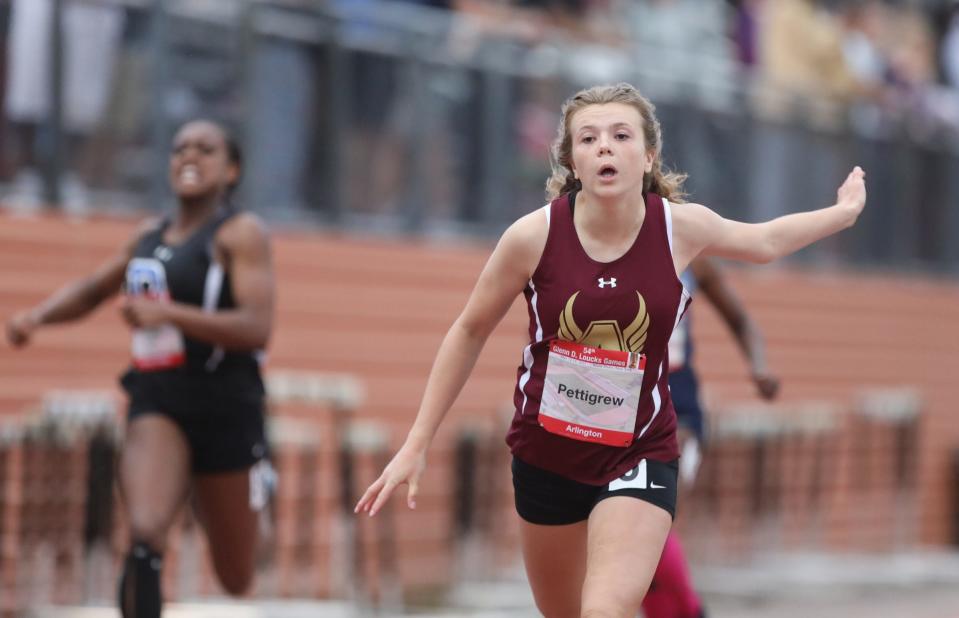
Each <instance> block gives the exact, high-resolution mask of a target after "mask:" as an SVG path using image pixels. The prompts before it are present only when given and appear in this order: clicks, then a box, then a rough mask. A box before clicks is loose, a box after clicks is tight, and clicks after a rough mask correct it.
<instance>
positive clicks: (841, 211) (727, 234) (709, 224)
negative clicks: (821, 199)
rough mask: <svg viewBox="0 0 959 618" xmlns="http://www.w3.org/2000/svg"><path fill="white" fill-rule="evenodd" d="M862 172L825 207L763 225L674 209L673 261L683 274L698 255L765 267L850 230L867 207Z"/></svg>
mask: <svg viewBox="0 0 959 618" xmlns="http://www.w3.org/2000/svg"><path fill="white" fill-rule="evenodd" d="M865 177H866V174H865V172H863V171H862V169H861V168H860V167H858V166H857V167H856V168H854V169H853V170H852V172H850V173H849V175H848V176H847V177H846V180H845V182H843V184H842V186H840V187H839V190H838V192H837V199H836V203H835V204H834V205H833V206H829V207H828V208H822V209H819V210H812V211H808V212H801V213H796V214H791V215H785V216H782V217H777V218H776V219H773V220H772V221H766V222H764V223H741V222H739V221H731V220H729V219H724V218H723V217H721V216H719V215H717V214H716V213H715V212H713V211H712V210H710V209H708V208H706V207H705V206H700V205H699V204H683V205H681V206H677V207H675V208H673V209H672V213H673V220H674V222H675V224H674V230H675V232H674V243H673V245H674V252H673V255H674V261H675V263H676V271H677V272H682V271H683V270H684V269H685V268H686V266H687V265H688V264H689V263H690V262H691V261H692V260H694V259H695V258H696V256H697V255H699V254H701V253H702V254H706V255H717V256H721V257H727V258H731V259H735V260H743V261H746V262H756V263H762V264H764V263H768V262H771V261H773V260H776V259H778V258H781V257H784V256H786V255H789V254H791V253H794V252H796V251H798V250H799V249H802V248H803V247H805V246H807V245H810V244H812V243H814V242H816V241H817V240H820V239H822V238H825V237H827V236H830V235H832V234H835V233H836V232H839V231H841V230H844V229H846V228H848V227H851V226H852V225H853V224H854V223H855V222H856V219H857V218H858V217H859V213H861V212H862V209H863V207H864V206H865V205H866V185H865Z"/></svg>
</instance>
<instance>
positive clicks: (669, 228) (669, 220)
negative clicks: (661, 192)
mask: <svg viewBox="0 0 959 618" xmlns="http://www.w3.org/2000/svg"><path fill="white" fill-rule="evenodd" d="M663 214H665V215H666V241H667V242H668V243H669V254H670V255H672V254H673V210H672V207H671V206H670V205H669V200H667V199H666V198H665V197H664V198H663Z"/></svg>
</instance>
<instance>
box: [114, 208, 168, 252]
mask: <svg viewBox="0 0 959 618" xmlns="http://www.w3.org/2000/svg"><path fill="white" fill-rule="evenodd" d="M162 223H163V218H162V217H156V216H152V217H147V218H146V219H144V220H143V221H140V223H138V224H137V227H136V231H135V232H133V235H132V236H130V238H129V239H127V242H126V244H125V245H124V246H123V253H124V254H128V255H130V256H132V255H133V251H134V250H135V249H136V246H137V243H139V242H140V239H141V238H143V237H144V236H146V235H147V234H149V233H150V232H155V231H156V230H158V229H159V228H160V225H162Z"/></svg>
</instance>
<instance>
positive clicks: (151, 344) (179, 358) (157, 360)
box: [126, 258, 186, 371]
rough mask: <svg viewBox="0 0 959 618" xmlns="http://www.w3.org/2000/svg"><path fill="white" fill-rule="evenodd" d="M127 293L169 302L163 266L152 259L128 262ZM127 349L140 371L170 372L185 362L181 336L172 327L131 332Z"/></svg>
mask: <svg viewBox="0 0 959 618" xmlns="http://www.w3.org/2000/svg"><path fill="white" fill-rule="evenodd" d="M126 293H127V295H129V296H137V297H143V298H148V299H150V300H153V301H156V302H166V303H168V302H170V290H169V288H168V287H167V281H166V270H165V269H164V268H163V264H162V263H161V262H160V261H159V260H155V259H153V258H133V259H132V260H130V263H129V264H128V265H127V274H126ZM130 348H131V352H132V355H133V366H134V367H136V368H137V369H139V370H140V371H158V370H160V369H172V368H174V367H179V366H180V365H182V364H183V363H184V361H185V360H186V352H185V347H184V344H183V333H181V332H180V329H178V328H177V327H175V326H173V325H172V324H161V325H159V326H154V327H151V328H137V329H134V331H133V339H132V341H131V345H130Z"/></svg>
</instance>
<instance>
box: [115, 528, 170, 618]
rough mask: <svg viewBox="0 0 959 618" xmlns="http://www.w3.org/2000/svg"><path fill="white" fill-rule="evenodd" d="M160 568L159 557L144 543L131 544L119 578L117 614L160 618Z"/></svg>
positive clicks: (141, 617) (128, 617)
mask: <svg viewBox="0 0 959 618" xmlns="http://www.w3.org/2000/svg"><path fill="white" fill-rule="evenodd" d="M162 568H163V556H162V555H161V554H159V553H157V552H156V551H155V550H154V549H153V548H152V547H150V546H149V545H147V544H146V543H142V542H138V543H134V544H133V547H132V548H130V553H129V554H127V559H126V561H125V562H124V563H123V575H122V576H121V577H120V591H119V592H120V594H119V597H120V614H121V615H122V616H123V618H160V606H161V605H162V604H163V599H162V595H161V593H160V570H161V569H162Z"/></svg>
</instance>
